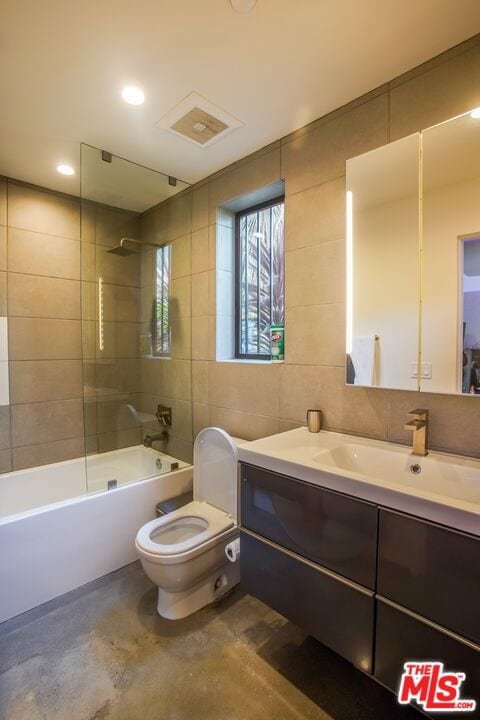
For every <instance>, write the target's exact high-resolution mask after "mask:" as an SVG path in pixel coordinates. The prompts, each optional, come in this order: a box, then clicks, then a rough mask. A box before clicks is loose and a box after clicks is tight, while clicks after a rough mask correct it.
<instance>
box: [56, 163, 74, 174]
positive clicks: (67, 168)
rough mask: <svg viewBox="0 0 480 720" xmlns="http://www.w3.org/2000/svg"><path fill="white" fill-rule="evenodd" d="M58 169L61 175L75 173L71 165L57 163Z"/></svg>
mask: <svg viewBox="0 0 480 720" xmlns="http://www.w3.org/2000/svg"><path fill="white" fill-rule="evenodd" d="M57 170H58V172H59V173H60V174H61V175H75V170H74V169H73V167H72V166H71V165H57Z"/></svg>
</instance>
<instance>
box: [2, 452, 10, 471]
mask: <svg viewBox="0 0 480 720" xmlns="http://www.w3.org/2000/svg"><path fill="white" fill-rule="evenodd" d="M11 470H12V451H11V450H0V473H7V472H10V471H11Z"/></svg>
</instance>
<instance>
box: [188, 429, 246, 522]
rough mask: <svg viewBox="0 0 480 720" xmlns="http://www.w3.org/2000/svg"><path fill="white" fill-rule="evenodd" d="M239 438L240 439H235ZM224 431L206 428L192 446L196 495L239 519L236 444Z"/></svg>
mask: <svg viewBox="0 0 480 720" xmlns="http://www.w3.org/2000/svg"><path fill="white" fill-rule="evenodd" d="M235 440H237V442H236V441H235ZM235 440H234V439H233V438H232V437H230V435H229V434H228V433H226V432H225V430H221V429H220V428H214V427H211V428H205V429H204V430H201V431H200V432H199V433H198V435H197V438H196V440H195V445H194V448H193V498H194V500H199V501H203V502H207V503H208V504H209V505H213V506H214V507H216V508H218V509H219V510H223V511H224V512H226V513H228V514H229V515H231V516H232V517H233V519H234V520H235V522H236V521H237V443H238V442H241V440H238V439H235Z"/></svg>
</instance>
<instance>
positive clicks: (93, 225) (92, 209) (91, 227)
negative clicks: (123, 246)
mask: <svg viewBox="0 0 480 720" xmlns="http://www.w3.org/2000/svg"><path fill="white" fill-rule="evenodd" d="M97 207H98V205H97V203H96V202H92V201H91V200H86V199H85V198H81V200H80V239H81V241H82V242H84V243H90V244H95V236H96V232H97Z"/></svg>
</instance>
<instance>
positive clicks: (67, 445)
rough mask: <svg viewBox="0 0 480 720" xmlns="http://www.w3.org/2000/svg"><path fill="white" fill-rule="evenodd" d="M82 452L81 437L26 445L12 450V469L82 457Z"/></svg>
mask: <svg viewBox="0 0 480 720" xmlns="http://www.w3.org/2000/svg"><path fill="white" fill-rule="evenodd" d="M84 454H85V443H84V439H83V437H78V438H71V439H69V440H58V441H57V442H52V443H42V444H39V445H27V446H26V447H19V448H14V449H13V450H12V456H13V470H24V469H26V468H30V467H36V466H37V465H48V464H50V463H56V462H62V461H64V460H72V459H73V458H79V457H82V455H84ZM85 490H86V488H85Z"/></svg>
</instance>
